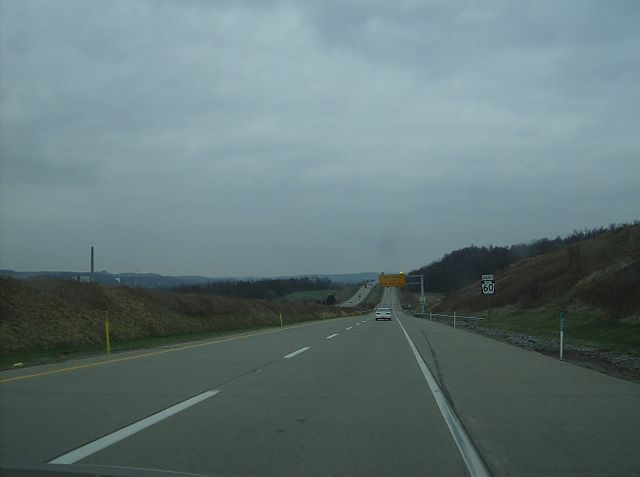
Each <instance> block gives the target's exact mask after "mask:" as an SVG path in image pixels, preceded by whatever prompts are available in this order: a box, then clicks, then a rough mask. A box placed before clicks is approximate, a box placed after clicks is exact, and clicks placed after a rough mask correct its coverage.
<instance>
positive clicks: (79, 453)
mask: <svg viewBox="0 0 640 477" xmlns="http://www.w3.org/2000/svg"><path fill="white" fill-rule="evenodd" d="M219 392H220V391H217V390H216V391H206V392H203V393H202V394H198V395H197V396H194V397H192V398H189V399H187V400H186V401H182V402H180V403H178V404H175V405H173V406H171V407H168V408H167V409H165V410H163V411H160V412H157V413H156V414H152V415H151V416H149V417H146V418H144V419H142V420H140V421H138V422H134V423H133V424H130V425H128V426H127V427H123V428H122V429H120V430H117V431H115V432H112V433H111V434H107V435H106V436H104V437H101V438H100V439H97V440H95V441H93V442H89V443H88V444H86V445H84V446H82V447H78V448H77V449H75V450H73V451H71V452H68V453H66V454H64V455H61V456H60V457H56V458H55V459H53V460H50V461H49V462H48V463H49V464H75V463H76V462H78V461H79V460H81V459H84V458H85V457H88V456H90V455H91V454H95V453H96V452H98V451H100V450H102V449H104V448H106V447H109V446H110V445H113V444H115V443H116V442H119V441H121V440H123V439H126V438H127V437H129V436H132V435H133V434H135V433H136V432H140V431H141V430H143V429H146V428H147V427H149V426H153V425H154V424H156V423H158V422H160V421H162V420H164V419H166V418H168V417H170V416H173V415H174V414H177V413H179V412H181V411H184V410H185V409H187V408H189V407H191V406H193V405H195V404H198V403H199V402H201V401H204V400H205V399H209V398H210V397H213V396H215V395H216V394H218V393H219Z"/></svg>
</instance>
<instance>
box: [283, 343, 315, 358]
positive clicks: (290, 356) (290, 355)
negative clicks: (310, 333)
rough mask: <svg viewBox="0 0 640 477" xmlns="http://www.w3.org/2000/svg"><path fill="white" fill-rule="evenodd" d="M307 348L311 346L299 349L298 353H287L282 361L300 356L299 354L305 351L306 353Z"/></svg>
mask: <svg viewBox="0 0 640 477" xmlns="http://www.w3.org/2000/svg"><path fill="white" fill-rule="evenodd" d="M309 348H311V346H305V347H304V348H300V349H299V350H298V351H294V352H293V353H289V354H288V355H286V356H283V358H284V359H289V358H293V357H294V356H296V355H298V354H300V353H304V352H305V351H307V350H308V349H309Z"/></svg>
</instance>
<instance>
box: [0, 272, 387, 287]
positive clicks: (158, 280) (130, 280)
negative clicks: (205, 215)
mask: <svg viewBox="0 0 640 477" xmlns="http://www.w3.org/2000/svg"><path fill="white" fill-rule="evenodd" d="M89 275H90V274H89V272H86V271H85V272H68V271H38V272H18V271H15V270H0V277H8V278H15V279H18V280H28V279H34V278H41V279H52V280H76V279H78V277H80V279H81V280H82V281H86V280H88V278H89ZM304 277H318V278H327V279H329V280H331V281H332V282H333V283H336V284H347V283H360V282H363V281H369V280H376V279H377V278H378V274H377V273H373V272H363V273H345V274H317V275H313V274H308V275H297V276H295V277H290V276H282V277H276V278H304ZM239 280H260V278H258V277H204V276H199V275H186V276H185V275H183V276H171V275H161V274H159V273H115V274H114V273H109V272H107V271H100V272H96V273H95V281H96V283H100V284H102V285H127V286H132V287H142V288H173V287H177V286H190V285H200V284H205V283H209V282H229V281H231V282H233V281H239Z"/></svg>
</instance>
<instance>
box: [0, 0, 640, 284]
mask: <svg viewBox="0 0 640 477" xmlns="http://www.w3.org/2000/svg"><path fill="white" fill-rule="evenodd" d="M1 8H2V12H1V13H2V15H1V20H0V21H1V22H2V24H1V25H0V26H1V28H0V35H1V38H0V47H1V48H2V51H1V55H0V60H1V62H2V65H1V66H2V68H1V70H0V71H1V72H0V88H1V92H2V103H1V104H0V121H1V122H0V125H1V128H0V139H1V143H0V154H1V159H2V161H1V164H0V165H1V172H2V190H1V194H2V208H1V212H2V215H1V220H2V228H1V232H0V239H1V242H0V243H1V245H2V247H1V248H0V253H1V255H0V257H1V261H2V266H3V267H11V268H17V269H47V268H49V269H51V268H60V269H79V268H83V267H85V266H86V264H85V262H86V257H85V256H86V250H87V249H88V247H89V245H91V244H95V245H96V246H97V248H98V250H99V251H100V258H101V260H102V262H101V263H102V264H103V266H102V268H107V269H109V270H111V271H125V270H148V271H157V272H162V273H202V274H209V275H244V274H252V275H275V274H287V273H316V272H317V273H325V272H348V271H357V270H391V271H393V270H403V269H404V270H406V269H408V268H411V267H415V266H419V265H421V264H424V263H427V262H429V261H431V260H433V259H436V258H438V257H439V256H440V255H442V254H443V253H446V252H448V251H450V250H451V249H452V248H455V247H460V246H465V245H468V244H469V243H471V242H473V243H476V244H481V243H494V244H505V243H511V242H514V241H522V240H529V239H531V238H534V237H541V236H547V235H553V236H554V235H556V234H566V233H569V232H571V231H572V230H573V229H574V228H582V227H585V226H586V227H592V226H599V225H607V224H608V223H610V222H620V221H628V220H633V219H636V218H638V212H637V211H638V210H640V191H639V190H638V187H637V177H639V176H640V160H639V159H640V157H638V156H639V148H638V141H637V137H638V130H639V128H638V126H639V119H638V115H637V111H638V106H639V102H640V100H639V95H638V86H637V85H638V84H640V65H639V64H638V61H637V57H638V52H640V32H638V29H637V25H638V24H639V23H640V7H638V5H637V3H636V2H634V1H628V2H615V3H611V2H607V3H605V2H597V1H591V2H584V1H579V2H578V1H575V2H564V3H562V4H558V3H557V2H516V3H514V2H498V1H496V2H485V3H483V4H482V6H480V5H475V4H469V3H468V2H451V1H432V2H415V1H405V2H395V3H389V2H358V1H353V2H285V1H282V2H251V3H249V2H243V3H242V5H237V2H216V3H210V2H195V1H194V2H170V1H166V2H145V1H139V2H129V1H126V2H125V1H110V2H103V1H100V2H92V1H62V2H61V1H31V0H27V1H21V2H3V3H2V4H1Z"/></svg>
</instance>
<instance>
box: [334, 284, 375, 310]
mask: <svg viewBox="0 0 640 477" xmlns="http://www.w3.org/2000/svg"><path fill="white" fill-rule="evenodd" d="M377 284H378V282H376V281H372V282H367V283H365V284H364V285H362V286H361V287H360V288H359V289H358V291H357V292H355V293H354V294H353V296H352V297H351V298H349V299H348V300H345V301H343V302H342V303H340V304H339V306H344V307H353V306H358V305H359V304H360V303H362V302H363V301H364V300H366V298H367V296H369V293H371V291H372V290H373V288H374V287H375V286H376V285H377Z"/></svg>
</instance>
